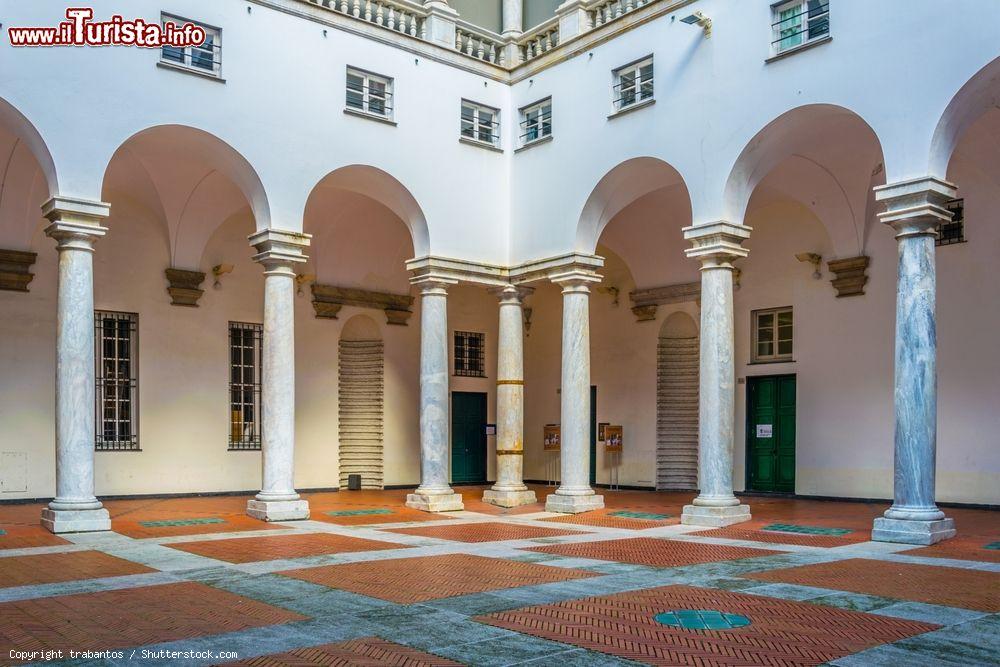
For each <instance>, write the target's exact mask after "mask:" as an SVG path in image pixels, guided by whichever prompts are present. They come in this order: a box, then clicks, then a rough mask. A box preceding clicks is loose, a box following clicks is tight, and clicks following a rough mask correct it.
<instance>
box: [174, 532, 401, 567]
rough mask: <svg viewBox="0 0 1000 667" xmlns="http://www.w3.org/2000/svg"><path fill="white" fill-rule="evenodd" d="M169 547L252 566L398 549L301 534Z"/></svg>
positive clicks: (353, 539) (326, 535) (341, 537)
mask: <svg viewBox="0 0 1000 667" xmlns="http://www.w3.org/2000/svg"><path fill="white" fill-rule="evenodd" d="M170 547H172V548H174V549H180V550H181V551H186V552H188V553H192V554H197V555H199V556H207V557H208V558H215V559H217V560H224V561H226V562H228V563H256V562H258V561H264V560H279V559H282V558H304V557H306V556H322V555H324V554H337V553H351V552H355V551H378V550H381V549H399V548H400V545H398V544H392V543H390V542H378V541H375V540H366V539H362V538H360V537H346V536H344V535H333V534H331V533H303V534H301V535H275V536H274V537H234V538H226V539H223V540H206V541H200V542H180V543H177V544H171V545H170Z"/></svg>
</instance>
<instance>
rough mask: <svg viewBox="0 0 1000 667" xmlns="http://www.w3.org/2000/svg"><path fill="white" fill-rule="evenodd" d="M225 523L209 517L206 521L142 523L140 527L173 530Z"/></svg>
mask: <svg viewBox="0 0 1000 667" xmlns="http://www.w3.org/2000/svg"><path fill="white" fill-rule="evenodd" d="M225 522H226V520H225V519H220V518H218V517H209V518H204V519H176V520H170V521H140V522H139V525H140V526H143V527H144V528H171V527H174V526H201V525H203V524H209V523H225Z"/></svg>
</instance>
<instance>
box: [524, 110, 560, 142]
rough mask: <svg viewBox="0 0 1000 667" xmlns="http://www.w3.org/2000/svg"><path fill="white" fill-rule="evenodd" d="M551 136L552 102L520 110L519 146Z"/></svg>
mask: <svg viewBox="0 0 1000 667" xmlns="http://www.w3.org/2000/svg"><path fill="white" fill-rule="evenodd" d="M550 136H552V100H551V98H550V99H545V100H542V101H541V102H537V103H535V104H532V105H531V106H527V107H524V108H523V109H521V137H520V138H521V145H527V144H530V143H531V142H533V141H538V140H540V139H544V138H545V137H550Z"/></svg>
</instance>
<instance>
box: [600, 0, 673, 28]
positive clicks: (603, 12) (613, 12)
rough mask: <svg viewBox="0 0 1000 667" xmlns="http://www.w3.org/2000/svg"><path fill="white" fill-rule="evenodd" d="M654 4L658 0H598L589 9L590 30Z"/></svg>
mask: <svg viewBox="0 0 1000 667" xmlns="http://www.w3.org/2000/svg"><path fill="white" fill-rule="evenodd" d="M653 2H656V0H597V2H593V3H590V5H589V7H588V10H587V22H588V24H589V27H590V28H600V27H601V26H602V25H604V24H606V23H611V22H612V21H614V20H617V19H619V18H621V17H622V16H625V15H626V14H628V13H630V12H634V11H635V10H637V9H640V8H642V7H645V6H646V5H648V4H650V3H653Z"/></svg>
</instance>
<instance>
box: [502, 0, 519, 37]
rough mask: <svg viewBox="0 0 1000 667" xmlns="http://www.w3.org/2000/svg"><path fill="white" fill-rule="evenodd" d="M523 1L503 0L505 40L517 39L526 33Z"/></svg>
mask: <svg viewBox="0 0 1000 667" xmlns="http://www.w3.org/2000/svg"><path fill="white" fill-rule="evenodd" d="M522 3H523V0H503V32H502V33H501V34H502V35H503V38H504V39H517V38H518V37H520V36H521V33H523V32H524V18H523V12H524V7H523V6H522Z"/></svg>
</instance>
